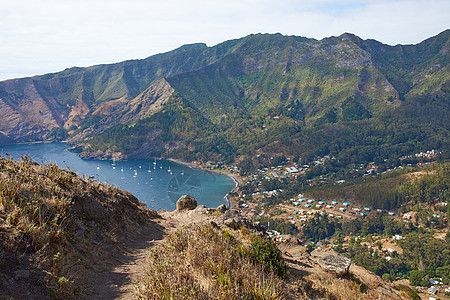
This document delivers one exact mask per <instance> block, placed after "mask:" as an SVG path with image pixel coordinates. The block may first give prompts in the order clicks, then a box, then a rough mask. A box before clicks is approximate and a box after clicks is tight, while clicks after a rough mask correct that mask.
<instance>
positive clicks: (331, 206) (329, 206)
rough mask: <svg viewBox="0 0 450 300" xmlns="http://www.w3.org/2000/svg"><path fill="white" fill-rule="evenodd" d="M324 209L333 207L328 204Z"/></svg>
mask: <svg viewBox="0 0 450 300" xmlns="http://www.w3.org/2000/svg"><path fill="white" fill-rule="evenodd" d="M325 207H326V208H329V209H330V208H333V207H334V206H333V205H330V204H328V205H327V206H325Z"/></svg>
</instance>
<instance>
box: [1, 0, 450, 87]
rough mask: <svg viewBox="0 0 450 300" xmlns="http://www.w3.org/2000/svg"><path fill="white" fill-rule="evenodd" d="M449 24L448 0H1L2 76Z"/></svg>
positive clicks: (406, 36) (426, 33)
mask: <svg viewBox="0 0 450 300" xmlns="http://www.w3.org/2000/svg"><path fill="white" fill-rule="evenodd" d="M449 23H450V1H448V0H428V1H423V0H391V1H388V0H373V1H372V0H365V1H352V0H338V1H331V0H297V1H294V0H225V1H224V0H220V1H216V0H209V1H205V0H190V1H182V0H163V1H161V0H159V1H154V0H126V1H123V0H76V1H74V0H64V1H61V0H40V1H36V0H16V1H10V0H0V80H3V79H10V78H17V77H24V76H32V75H37V74H44V73H48V72H56V71H60V70H63V69H65V68H68V67H72V66H80V67H84V66H90V65H94V64H100V63H112V62H119V61H123V60H127V59H136V58H145V57H148V56H150V55H153V54H156V53H161V52H166V51H170V50H172V49H174V48H177V47H179V46H181V45H183V44H187V43H194V42H205V43H206V44H208V45H209V46H212V45H215V44H218V43H220V42H223V41H225V40H228V39H234V38H239V37H243V36H246V35H248V34H250V33H258V32H262V33H276V32H280V33H282V34H285V35H298V36H306V37H310V38H316V39H321V38H324V37H328V36H333V35H334V36H337V35H340V34H342V33H344V32H351V33H354V34H356V35H358V36H360V37H361V38H364V39H368V38H373V39H376V40H378V41H380V42H383V43H386V44H390V45H395V44H416V43H419V42H421V41H423V40H424V39H426V38H428V37H431V36H434V35H436V34H438V33H440V32H442V31H444V30H445V29H448V28H450V24H449Z"/></svg>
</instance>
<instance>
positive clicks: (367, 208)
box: [364, 206, 372, 211]
mask: <svg viewBox="0 0 450 300" xmlns="http://www.w3.org/2000/svg"><path fill="white" fill-rule="evenodd" d="M364 210H365V211H371V210H372V208H371V207H370V206H366V207H364Z"/></svg>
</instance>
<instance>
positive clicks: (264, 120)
mask: <svg viewBox="0 0 450 300" xmlns="http://www.w3.org/2000/svg"><path fill="white" fill-rule="evenodd" d="M449 35H450V30H446V31H444V32H442V33H440V34H439V35H437V36H435V37H432V38H429V39H427V40H425V41H423V42H422V43H420V44H417V45H397V46H388V45H384V44H382V43H379V42H377V41H374V40H362V39H360V38H359V37H357V36H355V35H352V34H348V33H345V34H342V35H341V36H338V37H329V38H325V39H322V40H314V39H307V38H303V37H295V36H283V35H281V34H274V35H273V34H256V35H249V36H247V37H244V38H241V39H237V40H232V41H227V42H224V43H222V44H219V45H217V46H214V47H207V46H206V45H204V44H194V45H188V46H183V47H181V48H179V49H177V50H174V51H172V52H168V53H165V54H160V55H156V56H152V57H149V58H147V59H144V60H136V61H126V62H122V63H118V64H113V65H100V66H94V67H90V68H73V69H67V70H65V71H63V72H60V73H55V74H48V75H44V76H40V77H34V78H26V79H19V80H11V81H5V82H1V83H0V100H1V101H0V111H2V112H4V114H5V115H8V116H10V117H9V118H6V119H5V120H2V121H0V130H1V131H3V132H4V133H5V134H6V135H7V136H8V137H9V138H12V139H14V140H16V141H20V140H30V139H33V138H34V139H42V138H44V137H45V135H46V134H48V133H49V132H50V130H51V129H52V128H54V127H64V128H65V129H66V130H67V129H70V130H69V133H70V134H71V138H70V141H71V142H72V143H74V144H78V145H79V146H80V147H79V149H81V150H84V152H83V155H84V156H86V157H110V156H111V155H113V153H114V154H115V155H119V156H120V157H122V158H142V157H151V156H154V155H157V156H160V155H163V156H173V157H178V158H185V159H206V160H207V159H218V160H222V159H225V160H227V161H232V160H233V159H235V158H236V157H237V156H239V155H252V154H254V153H255V152H257V151H264V152H269V153H273V154H285V155H294V156H301V157H311V156H315V155H326V154H330V155H338V156H339V157H340V158H341V159H342V160H343V161H345V163H350V162H353V161H354V160H357V159H363V160H374V159H382V158H385V157H389V156H390V155H398V154H400V155H403V154H409V153H410V152H411V151H416V150H426V149H429V148H437V149H446V148H447V147H448V144H449V143H448V134H449V132H448V128H449V125H450V124H449V123H450V122H449V118H448V115H449V114H448V113H449V107H448V106H449V94H448V92H449V86H450V72H449V71H450V70H449V49H450V43H449ZM28 101H29V102H30V103H33V104H34V107H36V106H38V107H42V109H39V110H38V112H39V113H38V112H36V109H35V108H34V109H31V108H28V110H26V109H23V107H24V104H23V103H27V102H28ZM30 116H32V117H30ZM25 119H26V120H27V121H25ZM17 120H18V121H17ZM30 120H31V121H30ZM40 120H41V121H40ZM17 129H20V130H17ZM51 136H52V137H57V136H58V131H56V132H55V129H53V132H52V134H51ZM60 136H63V135H62V134H61V135H60ZM447 149H448V148H447Z"/></svg>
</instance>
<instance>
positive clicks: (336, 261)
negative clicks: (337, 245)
mask: <svg viewBox="0 0 450 300" xmlns="http://www.w3.org/2000/svg"><path fill="white" fill-rule="evenodd" d="M318 263H319V265H320V266H321V267H322V268H324V269H325V270H328V271H331V272H333V273H336V274H338V275H344V274H347V273H348V270H349V269H350V265H351V264H352V261H351V260H350V259H348V258H346V257H343V256H339V255H331V254H330V255H327V256H324V257H321V258H319V260H318Z"/></svg>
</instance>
